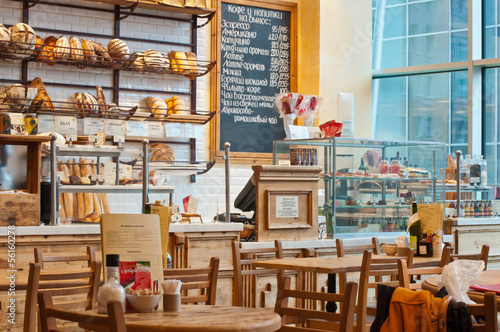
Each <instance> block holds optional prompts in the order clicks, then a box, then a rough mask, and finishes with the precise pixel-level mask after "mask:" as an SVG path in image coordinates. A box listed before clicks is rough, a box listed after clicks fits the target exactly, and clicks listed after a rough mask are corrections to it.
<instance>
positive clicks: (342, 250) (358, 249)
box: [336, 237, 380, 293]
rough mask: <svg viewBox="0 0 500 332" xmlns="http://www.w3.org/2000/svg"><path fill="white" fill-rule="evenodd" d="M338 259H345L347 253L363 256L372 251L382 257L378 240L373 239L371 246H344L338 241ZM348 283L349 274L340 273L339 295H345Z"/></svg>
mask: <svg viewBox="0 0 500 332" xmlns="http://www.w3.org/2000/svg"><path fill="white" fill-rule="evenodd" d="M336 244H337V257H345V256H346V253H350V254H357V255H361V254H363V252H364V251H365V250H371V251H372V252H373V254H374V255H380V244H379V241H378V238H376V237H372V243H371V244H362V245H349V246H346V245H344V242H343V241H342V239H336ZM346 282H347V273H345V272H344V273H339V293H343V291H344V288H345V285H346Z"/></svg>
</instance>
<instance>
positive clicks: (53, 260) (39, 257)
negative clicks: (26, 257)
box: [35, 246, 95, 269]
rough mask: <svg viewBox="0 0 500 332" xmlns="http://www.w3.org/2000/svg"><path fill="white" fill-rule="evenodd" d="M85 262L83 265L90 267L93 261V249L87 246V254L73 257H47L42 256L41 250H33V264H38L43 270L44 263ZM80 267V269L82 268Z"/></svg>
mask: <svg viewBox="0 0 500 332" xmlns="http://www.w3.org/2000/svg"><path fill="white" fill-rule="evenodd" d="M79 261H82V262H86V263H83V264H84V265H86V266H88V267H90V266H91V265H92V262H93V261H95V248H94V247H91V246H87V254H82V255H74V256H47V255H44V254H43V252H42V249H40V248H35V263H38V264H40V266H41V267H42V269H44V268H45V264H44V263H48V262H51V263H66V264H67V263H68V262H79ZM84 265H82V267H83V266H84Z"/></svg>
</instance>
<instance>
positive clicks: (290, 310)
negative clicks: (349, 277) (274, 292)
mask: <svg viewBox="0 0 500 332" xmlns="http://www.w3.org/2000/svg"><path fill="white" fill-rule="evenodd" d="M290 284H291V279H290V277H282V278H281V280H280V282H279V287H278V296H277V298H276V306H275V312H276V313H277V314H279V315H280V316H281V325H282V327H281V329H280V331H283V332H286V331H308V330H310V331H321V330H323V329H324V330H333V329H331V328H332V325H336V327H338V329H336V331H346V332H351V331H353V324H354V313H355V303H356V292H357V289H358V285H357V284H356V283H355V282H348V283H347V284H346V288H345V292H344V293H343V294H335V293H323V292H312V291H300V290H292V289H290ZM291 298H295V299H296V300H300V301H322V302H324V301H331V302H340V303H341V304H342V306H341V307H342V309H341V312H340V313H331V312H326V311H323V310H313V309H298V308H294V307H289V306H288V302H289V300H290V299H291ZM316 307H317V306H316ZM287 324H306V326H308V327H309V326H310V327H311V328H307V327H295V326H287Z"/></svg>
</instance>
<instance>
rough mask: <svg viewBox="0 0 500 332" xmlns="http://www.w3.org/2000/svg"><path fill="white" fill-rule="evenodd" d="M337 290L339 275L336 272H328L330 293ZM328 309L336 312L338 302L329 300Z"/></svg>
mask: <svg viewBox="0 0 500 332" xmlns="http://www.w3.org/2000/svg"><path fill="white" fill-rule="evenodd" d="M336 292H337V275H336V274H335V273H330V274H328V293H336ZM326 311H328V312H336V311H337V303H336V302H327V303H326Z"/></svg>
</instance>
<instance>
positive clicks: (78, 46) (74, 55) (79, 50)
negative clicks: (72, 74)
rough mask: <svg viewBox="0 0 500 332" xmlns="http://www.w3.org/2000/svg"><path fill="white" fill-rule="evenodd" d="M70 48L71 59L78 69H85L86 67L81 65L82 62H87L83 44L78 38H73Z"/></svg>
mask: <svg viewBox="0 0 500 332" xmlns="http://www.w3.org/2000/svg"><path fill="white" fill-rule="evenodd" d="M69 47H70V50H69V59H70V60H72V61H75V62H76V63H77V65H76V66H77V67H78V68H80V69H83V68H85V65H83V64H81V62H83V61H84V60H85V55H84V54H83V46H82V43H81V42H80V41H79V40H78V38H76V37H73V36H71V38H70V39H69Z"/></svg>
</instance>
